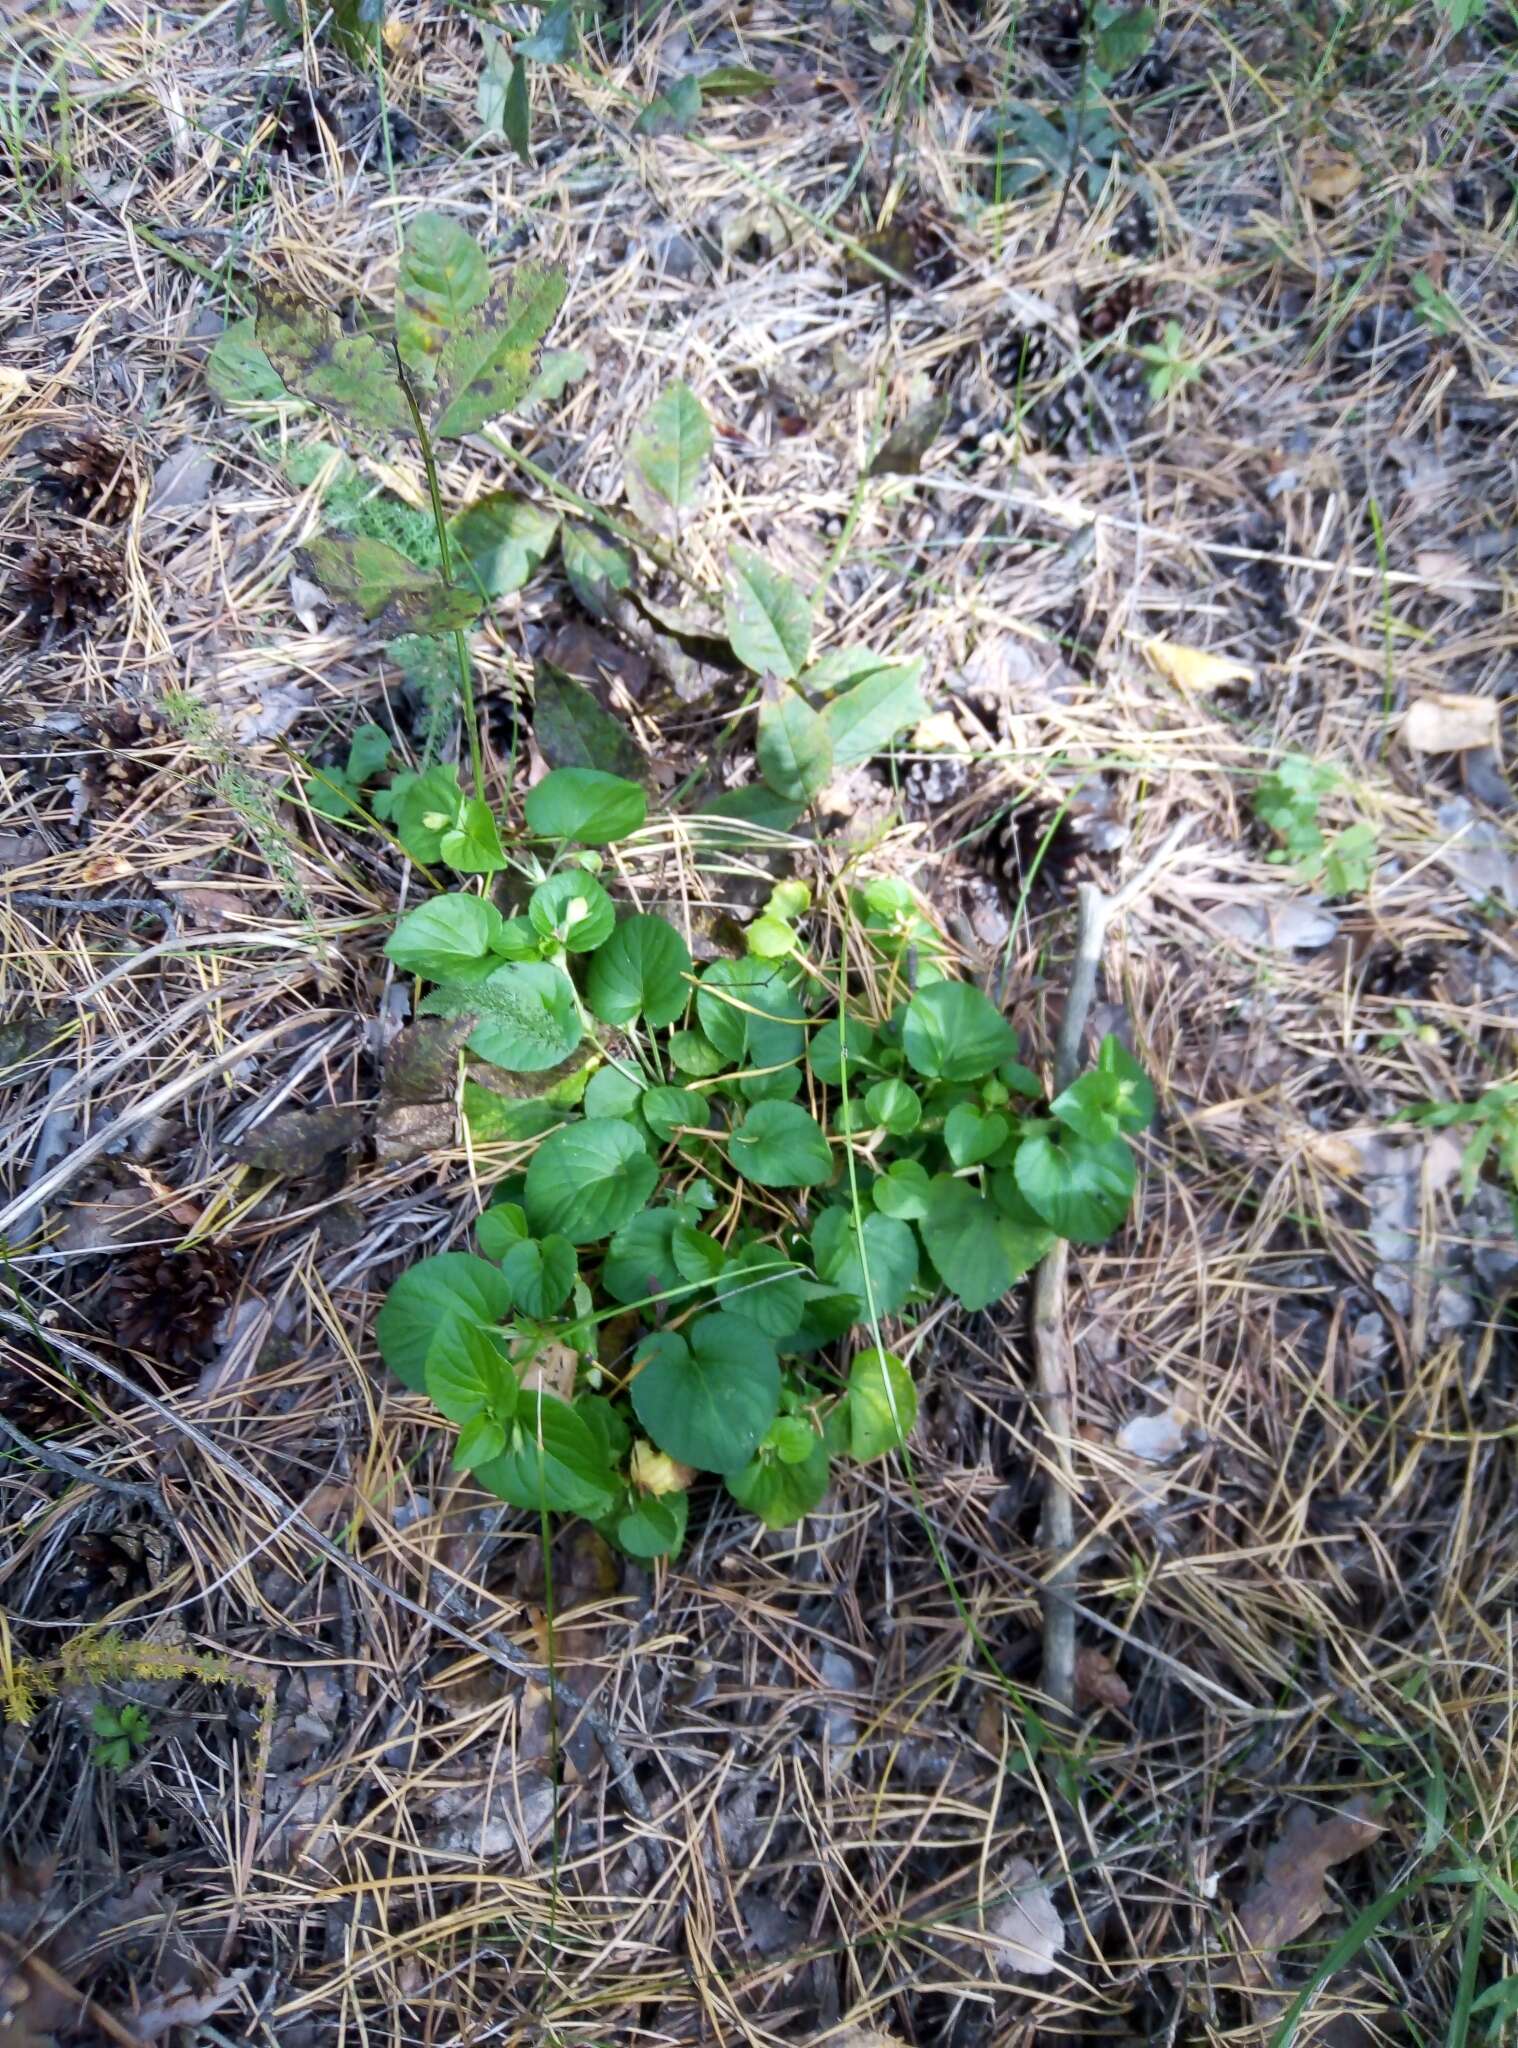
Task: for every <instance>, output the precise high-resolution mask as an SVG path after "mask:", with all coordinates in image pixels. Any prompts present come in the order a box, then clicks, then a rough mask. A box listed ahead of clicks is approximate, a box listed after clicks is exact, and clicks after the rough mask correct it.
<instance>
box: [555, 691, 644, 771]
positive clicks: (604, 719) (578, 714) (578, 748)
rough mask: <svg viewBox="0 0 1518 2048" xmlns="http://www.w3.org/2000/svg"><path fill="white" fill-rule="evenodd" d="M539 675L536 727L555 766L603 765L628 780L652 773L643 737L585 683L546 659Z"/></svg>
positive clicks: (595, 766) (596, 766) (582, 766)
mask: <svg viewBox="0 0 1518 2048" xmlns="http://www.w3.org/2000/svg"><path fill="white" fill-rule="evenodd" d="M535 677H536V681H535V687H534V689H533V706H532V730H533V734H534V737H535V738H536V740H537V742H538V746H539V748H540V749H541V751H542V755H543V758H544V760H545V761H546V762H547V763H548V765H549V767H550V768H599V769H600V770H601V771H602V772H603V774H608V775H619V776H622V777H624V778H625V779H627V780H629V781H638V780H639V779H640V778H641V777H643V776H644V775H646V774H647V773H648V761H647V759H646V757H645V756H644V753H643V749H642V748H641V747H640V746H639V745H638V742H637V741H636V740H635V739H634V738H633V736H632V734H631V733H630V732H629V731H628V729H627V727H626V726H625V725H624V724H623V723H622V721H621V719H620V718H613V716H612V715H611V713H610V712H609V711H607V710H604V709H603V708H602V706H601V705H600V704H599V703H598V702H597V701H596V699H595V697H594V696H593V695H592V694H591V692H590V691H589V690H587V689H586V687H585V685H584V684H583V683H579V682H576V681H575V679H574V677H573V676H567V675H565V674H564V672H563V670H562V669H557V668H555V667H554V666H553V664H552V663H551V662H547V661H540V662H539V663H538V665H537V669H536V671H535Z"/></svg>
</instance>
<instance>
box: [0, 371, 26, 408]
mask: <svg viewBox="0 0 1518 2048" xmlns="http://www.w3.org/2000/svg"><path fill="white" fill-rule="evenodd" d="M30 389H31V386H30V385H29V384H28V383H27V381H26V372H25V371H24V370H5V369H0V412H6V411H8V410H9V409H10V407H11V406H13V405H14V404H15V403H16V400H17V399H18V398H25V396H26V394H27V392H28V391H29V390H30Z"/></svg>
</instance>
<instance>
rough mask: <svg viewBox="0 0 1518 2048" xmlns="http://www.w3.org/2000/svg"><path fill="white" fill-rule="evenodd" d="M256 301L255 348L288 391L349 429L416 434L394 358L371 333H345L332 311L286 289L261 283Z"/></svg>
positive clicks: (280, 285) (286, 286)
mask: <svg viewBox="0 0 1518 2048" xmlns="http://www.w3.org/2000/svg"><path fill="white" fill-rule="evenodd" d="M257 298H258V318H257V321H256V323H255V329H254V331H255V333H256V336H257V339H258V345H259V347H260V348H262V350H263V352H264V354H265V356H266V357H267V358H268V360H269V363H270V366H271V367H272V368H273V370H274V371H275V373H276V375H278V376H280V377H282V378H283V379H284V382H285V383H286V385H287V386H288V387H289V389H290V390H291V391H294V392H296V393H298V395H299V396H300V397H302V398H308V399H310V401H311V403H312V404H313V405H319V406H321V407H322V408H323V410H324V411H326V412H330V413H331V414H332V415H333V416H334V417H335V418H337V419H340V420H346V421H347V422H348V423H349V424H350V425H352V426H356V427H366V428H369V429H370V430H371V431H373V432H375V433H381V434H412V433H414V432H415V431H416V429H415V424H414V422H413V420H412V417H411V408H410V407H409V406H408V405H407V403H406V397H405V393H404V392H403V391H402V390H401V386H400V380H399V379H398V377H397V375H396V369H395V359H394V357H393V356H392V355H391V354H390V352H389V351H388V350H387V349H386V348H384V347H383V346H382V345H381V344H380V343H379V342H378V341H376V339H375V338H374V336H373V335H372V334H344V332H343V330H342V323H341V322H340V321H339V319H338V317H337V315H336V314H335V313H334V312H333V311H332V310H331V308H330V307H328V306H319V305H317V304H316V302H315V301H314V300H312V299H307V298H303V297H302V296H301V294H300V293H299V292H295V291H291V290H290V288H289V286H288V285H284V284H279V283H277V282H267V281H266V282H264V283H261V284H260V285H259V286H258V291H257Z"/></svg>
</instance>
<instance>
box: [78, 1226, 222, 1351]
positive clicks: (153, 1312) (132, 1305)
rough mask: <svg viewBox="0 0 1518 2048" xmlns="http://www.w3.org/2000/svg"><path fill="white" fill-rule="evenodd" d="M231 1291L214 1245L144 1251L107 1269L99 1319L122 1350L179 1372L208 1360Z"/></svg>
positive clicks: (146, 1247) (151, 1248)
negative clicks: (190, 1250) (141, 1354)
mask: <svg viewBox="0 0 1518 2048" xmlns="http://www.w3.org/2000/svg"><path fill="white" fill-rule="evenodd" d="M236 1287H237V1270H236V1267H235V1265H234V1264H233V1261H232V1259H231V1257H230V1255H229V1254H228V1253H226V1252H222V1251H218V1250H217V1249H216V1247H215V1246H214V1245H202V1246H200V1248H199V1249H198V1250H196V1251H192V1252H166V1251H161V1250H159V1249H158V1248H157V1247H156V1246H153V1245H145V1246H144V1247H143V1248H142V1250H140V1251H137V1252H130V1253H128V1254H127V1255H126V1256H125V1257H123V1258H121V1259H119V1260H118V1261H117V1263H116V1265H115V1266H114V1267H113V1268H112V1270H111V1272H110V1274H109V1276H108V1277H107V1279H106V1283H105V1295H104V1298H103V1300H102V1302H101V1309H100V1313H101V1319H102V1321H103V1322H104V1323H105V1325H106V1326H107V1328H108V1329H109V1331H110V1333H111V1336H112V1337H113V1338H114V1339H115V1341H116V1342H117V1343H118V1344H120V1345H121V1346H122V1347H123V1349H125V1350H127V1351H141V1352H144V1353H145V1354H146V1355H147V1356H148V1357H149V1358H154V1359H156V1360H157V1361H158V1363H159V1364H160V1365H165V1366H171V1367H178V1368H179V1369H180V1370H181V1371H184V1370H187V1369H189V1368H192V1367H194V1366H197V1365H199V1364H200V1363H201V1362H202V1360H204V1359H205V1358H206V1357H208V1356H209V1354H210V1348H211V1338H212V1334H213V1332H214V1331H215V1328H216V1325H217V1323H218V1322H219V1321H220V1319H221V1314H222V1311H223V1310H224V1309H225V1308H226V1306H227V1303H228V1302H229V1301H230V1300H231V1299H232V1296H233V1294H234V1292H235V1291H236Z"/></svg>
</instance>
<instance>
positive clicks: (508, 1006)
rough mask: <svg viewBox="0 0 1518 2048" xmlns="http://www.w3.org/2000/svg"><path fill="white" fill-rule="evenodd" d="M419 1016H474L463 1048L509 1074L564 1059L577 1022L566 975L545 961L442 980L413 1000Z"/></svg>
mask: <svg viewBox="0 0 1518 2048" xmlns="http://www.w3.org/2000/svg"><path fill="white" fill-rule="evenodd" d="M417 1013H418V1015H419V1016H424V1017H474V1018H476V1019H477V1020H478V1021H477V1022H476V1024H475V1027H474V1030H473V1031H472V1032H471V1033H470V1035H469V1049H470V1051H471V1052H474V1053H477V1054H478V1055H479V1057H480V1058H481V1059H482V1060H489V1061H490V1063H491V1065H492V1066H496V1067H504V1068H505V1069H506V1070H507V1072H508V1073H512V1074H541V1073H545V1072H546V1071H547V1070H548V1068H549V1067H556V1066H557V1065H558V1064H559V1062H560V1061H561V1060H565V1059H568V1057H569V1055H570V1054H571V1053H572V1052H573V1051H574V1049H575V1047H576V1046H577V1045H578V1044H579V1042H580V1034H581V1030H582V1026H581V1023H580V1013H579V1010H578V1008H577V1007H576V1004H575V992H574V988H573V985H572V984H571V982H570V980H569V978H568V976H567V975H565V974H562V973H561V972H560V971H559V969H558V968H557V967H550V966H549V965H547V963H546V962H530V961H522V962H518V961H507V962H506V963H505V964H504V965H503V966H501V967H497V968H495V969H494V970H493V971H492V972H491V973H490V974H488V975H487V976H486V977H485V979H484V980H483V981H478V982H473V983H469V982H459V983H447V984H445V985H444V986H443V987H442V988H436V989H434V990H433V991H432V993H431V995H429V996H427V997H425V998H424V1000H423V1001H422V1002H421V1003H419V1004H418V1006H417Z"/></svg>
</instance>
